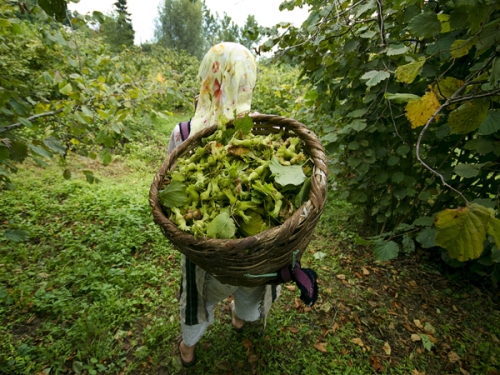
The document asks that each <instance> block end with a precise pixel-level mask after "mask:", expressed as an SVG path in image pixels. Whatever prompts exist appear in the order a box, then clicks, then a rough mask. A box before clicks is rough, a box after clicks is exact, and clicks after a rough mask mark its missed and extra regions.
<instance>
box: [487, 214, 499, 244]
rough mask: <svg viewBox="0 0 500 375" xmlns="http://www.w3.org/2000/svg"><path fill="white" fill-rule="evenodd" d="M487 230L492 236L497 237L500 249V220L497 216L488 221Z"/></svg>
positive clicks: (496, 241) (496, 240)
mask: <svg viewBox="0 0 500 375" xmlns="http://www.w3.org/2000/svg"><path fill="white" fill-rule="evenodd" d="M487 232H488V234H489V235H490V236H493V237H494V238H495V243H496V245H497V247H498V248H499V249H500V220H498V219H497V218H491V219H490V221H489V223H488V228H487Z"/></svg>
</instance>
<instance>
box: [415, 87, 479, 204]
mask: <svg viewBox="0 0 500 375" xmlns="http://www.w3.org/2000/svg"><path fill="white" fill-rule="evenodd" d="M465 87H466V86H465V85H463V86H461V87H460V88H459V89H458V90H457V91H455V92H454V93H453V95H452V96H451V97H450V98H449V99H447V100H446V102H445V103H444V104H442V105H441V106H440V107H439V108H438V109H437V110H436V111H435V112H434V113H433V114H432V116H431V117H430V118H429V120H427V123H426V124H425V126H424V128H423V129H422V131H421V132H420V134H419V136H418V140H417V146H416V150H415V153H416V156H417V159H418V161H419V162H420V163H421V164H422V165H423V166H424V167H425V168H427V169H428V170H429V171H431V172H432V173H433V174H435V175H436V176H438V177H439V179H440V180H441V183H442V184H443V185H444V186H446V187H447V188H449V189H451V190H453V191H454V192H455V193H457V194H458V195H460V197H462V199H463V200H464V201H465V202H466V203H467V205H469V201H468V200H467V198H465V196H464V195H463V194H462V193H461V192H460V191H458V190H457V189H455V188H454V187H453V186H451V185H449V184H448V183H447V182H446V181H445V179H444V176H443V175H442V174H440V173H439V172H438V171H436V170H435V169H433V168H431V167H430V166H429V165H428V164H427V163H426V162H424V161H423V160H422V157H421V156H420V144H421V142H422V138H423V136H424V134H425V132H426V131H427V129H428V128H429V126H430V125H431V124H432V122H433V121H434V119H435V118H436V116H437V115H439V113H440V112H441V111H442V110H443V109H444V108H446V107H447V106H448V105H450V101H451V100H453V99H455V98H456V97H457V96H458V95H459V94H460V93H461V92H462V91H463V90H464V89H465Z"/></svg>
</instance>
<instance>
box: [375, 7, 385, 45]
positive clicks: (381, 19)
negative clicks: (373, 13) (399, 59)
mask: <svg viewBox="0 0 500 375" xmlns="http://www.w3.org/2000/svg"><path fill="white" fill-rule="evenodd" d="M377 6H378V12H377V13H378V14H377V16H378V23H379V27H380V38H381V39H382V44H383V46H384V47H387V41H386V40H385V27H384V16H383V13H382V0H377Z"/></svg>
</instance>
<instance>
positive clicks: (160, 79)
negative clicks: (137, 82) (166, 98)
mask: <svg viewBox="0 0 500 375" xmlns="http://www.w3.org/2000/svg"><path fill="white" fill-rule="evenodd" d="M156 80H157V81H158V82H161V83H163V82H165V78H163V74H161V73H158V75H157V76H156Z"/></svg>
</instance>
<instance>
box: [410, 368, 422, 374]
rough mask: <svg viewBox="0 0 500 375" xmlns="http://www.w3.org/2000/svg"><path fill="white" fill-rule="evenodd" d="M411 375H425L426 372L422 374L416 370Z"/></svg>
mask: <svg viewBox="0 0 500 375" xmlns="http://www.w3.org/2000/svg"><path fill="white" fill-rule="evenodd" d="M411 375H425V371H424V372H420V371H418V370H417V369H415V370H413V371H412V372H411Z"/></svg>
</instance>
